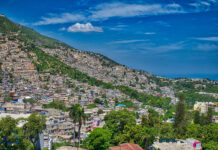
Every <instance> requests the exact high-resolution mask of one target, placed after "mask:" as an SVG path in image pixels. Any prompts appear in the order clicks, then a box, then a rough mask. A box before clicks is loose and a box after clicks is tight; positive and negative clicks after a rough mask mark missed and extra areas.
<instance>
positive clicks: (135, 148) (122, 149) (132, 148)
mask: <svg viewBox="0 0 218 150" xmlns="http://www.w3.org/2000/svg"><path fill="white" fill-rule="evenodd" d="M109 149H110V150H143V149H142V148H141V147H140V146H139V145H137V144H132V143H124V144H121V145H120V146H113V147H109Z"/></svg>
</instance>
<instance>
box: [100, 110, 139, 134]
mask: <svg viewBox="0 0 218 150" xmlns="http://www.w3.org/2000/svg"><path fill="white" fill-rule="evenodd" d="M104 120H105V125H104V128H105V129H109V130H111V131H112V137H116V136H119V134H121V133H122V132H123V130H124V128H125V126H127V125H128V126H135V125H136V120H135V118H134V113H133V112H131V111H128V110H127V109H124V110H118V111H114V110H112V111H110V112H109V113H108V114H107V115H105V117H104Z"/></svg>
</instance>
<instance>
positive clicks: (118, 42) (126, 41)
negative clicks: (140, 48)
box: [111, 40, 147, 44]
mask: <svg viewBox="0 0 218 150" xmlns="http://www.w3.org/2000/svg"><path fill="white" fill-rule="evenodd" d="M145 41H147V40H123V41H114V42H111V43H114V44H127V43H136V42H145Z"/></svg>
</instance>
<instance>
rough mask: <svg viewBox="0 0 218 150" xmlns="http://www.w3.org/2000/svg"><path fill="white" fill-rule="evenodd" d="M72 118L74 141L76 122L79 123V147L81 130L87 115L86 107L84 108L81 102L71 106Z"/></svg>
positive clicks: (70, 113)
mask: <svg viewBox="0 0 218 150" xmlns="http://www.w3.org/2000/svg"><path fill="white" fill-rule="evenodd" d="M69 115H70V118H71V119H72V120H73V123H74V135H73V136H74V142H75V138H76V130H75V127H76V123H78V132H77V133H78V140H79V147H80V130H81V127H82V125H83V124H84V123H85V121H86V118H87V116H86V115H85V113H84V108H82V107H81V106H80V105H79V104H74V105H72V106H71V108H70V112H69Z"/></svg>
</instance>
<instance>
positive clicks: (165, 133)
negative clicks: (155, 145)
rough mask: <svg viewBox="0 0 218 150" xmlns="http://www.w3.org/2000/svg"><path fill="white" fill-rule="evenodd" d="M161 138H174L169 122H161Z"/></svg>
mask: <svg viewBox="0 0 218 150" xmlns="http://www.w3.org/2000/svg"><path fill="white" fill-rule="evenodd" d="M160 137H161V138H175V134H174V132H173V127H172V124H171V123H163V124H162V125H161V128H160Z"/></svg>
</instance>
